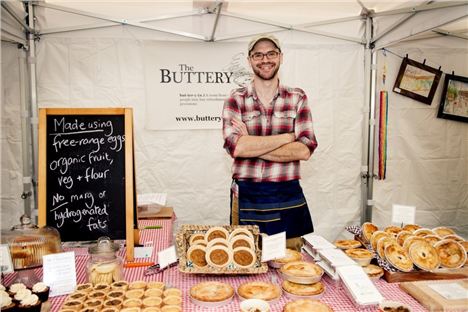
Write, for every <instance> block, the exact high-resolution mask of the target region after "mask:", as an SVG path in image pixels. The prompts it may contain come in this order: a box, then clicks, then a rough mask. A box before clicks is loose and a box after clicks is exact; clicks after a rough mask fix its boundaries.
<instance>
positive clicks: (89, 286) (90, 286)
mask: <svg viewBox="0 0 468 312" xmlns="http://www.w3.org/2000/svg"><path fill="white" fill-rule="evenodd" d="M75 290H76V291H81V292H85V293H88V292H90V291H92V290H94V287H93V284H91V283H85V284H78V285H76V289H75Z"/></svg>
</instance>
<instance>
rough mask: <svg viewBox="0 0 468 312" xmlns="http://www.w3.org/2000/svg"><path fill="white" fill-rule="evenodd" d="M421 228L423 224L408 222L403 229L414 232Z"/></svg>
mask: <svg viewBox="0 0 468 312" xmlns="http://www.w3.org/2000/svg"><path fill="white" fill-rule="evenodd" d="M420 228H421V226H419V225H417V224H406V225H405V226H404V227H403V231H408V232H411V233H413V232H414V231H416V230H419V229H420Z"/></svg>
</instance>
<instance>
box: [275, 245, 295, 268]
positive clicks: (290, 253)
mask: <svg viewBox="0 0 468 312" xmlns="http://www.w3.org/2000/svg"><path fill="white" fill-rule="evenodd" d="M301 260H302V254H301V253H300V252H299V251H297V250H293V249H289V248H286V256H284V257H283V258H279V259H274V260H271V261H270V262H269V265H270V266H271V267H273V268H280V267H282V266H283V265H284V264H285V263H288V262H293V261H301Z"/></svg>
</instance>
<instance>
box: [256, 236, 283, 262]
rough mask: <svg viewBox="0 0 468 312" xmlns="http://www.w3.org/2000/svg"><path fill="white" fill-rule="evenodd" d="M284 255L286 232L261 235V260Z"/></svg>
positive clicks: (264, 260)
mask: <svg viewBox="0 0 468 312" xmlns="http://www.w3.org/2000/svg"><path fill="white" fill-rule="evenodd" d="M284 257H286V232H281V233H278V234H274V235H269V236H266V235H265V236H262V262H266V261H269V260H273V259H279V258H284Z"/></svg>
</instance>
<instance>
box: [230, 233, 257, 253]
mask: <svg viewBox="0 0 468 312" xmlns="http://www.w3.org/2000/svg"><path fill="white" fill-rule="evenodd" d="M229 247H230V248H232V249H236V248H237V247H247V248H250V249H252V250H255V243H254V241H253V239H252V238H250V237H249V236H247V235H243V234H239V235H236V236H234V237H233V238H232V239H231V240H230V241H229Z"/></svg>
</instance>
